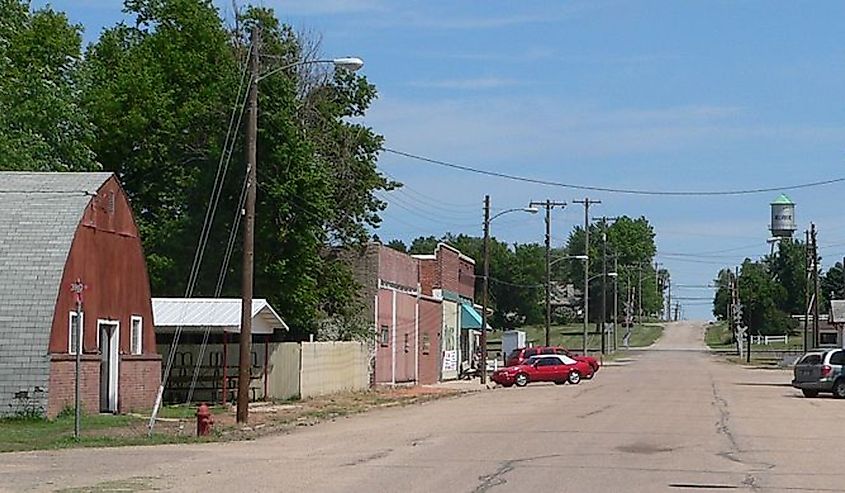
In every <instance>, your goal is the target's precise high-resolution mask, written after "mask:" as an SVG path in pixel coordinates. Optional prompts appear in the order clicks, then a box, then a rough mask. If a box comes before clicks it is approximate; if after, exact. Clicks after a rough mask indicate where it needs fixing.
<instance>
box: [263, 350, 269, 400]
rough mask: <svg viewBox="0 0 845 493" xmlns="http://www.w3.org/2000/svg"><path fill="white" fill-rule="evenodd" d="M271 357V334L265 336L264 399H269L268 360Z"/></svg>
mask: <svg viewBox="0 0 845 493" xmlns="http://www.w3.org/2000/svg"><path fill="white" fill-rule="evenodd" d="M269 359H270V336H269V335H266V336H264V400H265V401H266V400H267V364H268V363H267V361H268V360H269Z"/></svg>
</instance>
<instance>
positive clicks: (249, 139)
mask: <svg viewBox="0 0 845 493" xmlns="http://www.w3.org/2000/svg"><path fill="white" fill-rule="evenodd" d="M260 50H261V32H260V31H259V28H258V26H255V27H253V28H252V49H251V50H250V60H249V68H250V78H249V114H248V118H247V124H246V166H247V169H246V173H247V188H246V202H245V204H244V218H243V219H244V253H243V279H242V285H241V333H240V356H239V360H238V412H237V421H238V423H246V422H247V421H248V420H249V380H250V373H251V369H252V368H251V367H252V358H251V357H250V356H251V355H252V288H253V268H254V260H255V251H254V230H255V188H256V179H257V173H256V166H257V164H258V163H257V158H256V152H257V140H258V77H259V76H260V73H259V72H260V64H259V55H258V54H259V51H260Z"/></svg>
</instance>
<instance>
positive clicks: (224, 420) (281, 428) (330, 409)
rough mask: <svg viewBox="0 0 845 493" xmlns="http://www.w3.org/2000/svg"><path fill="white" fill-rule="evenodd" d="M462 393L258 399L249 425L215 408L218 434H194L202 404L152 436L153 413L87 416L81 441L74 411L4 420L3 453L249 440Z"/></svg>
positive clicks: (172, 417) (417, 390)
mask: <svg viewBox="0 0 845 493" xmlns="http://www.w3.org/2000/svg"><path fill="white" fill-rule="evenodd" d="M459 393H460V392H459V391H455V390H451V389H440V388H431V387H407V388H395V389H378V390H371V391H366V392H346V393H340V394H333V395H328V396H320V397H314V398H311V399H304V400H297V401H285V402H257V403H252V404H250V420H249V425H248V426H241V425H238V424H237V423H236V422H235V412H234V409H233V408H231V407H229V406H225V407H224V406H214V407H212V413H213V415H214V432H213V434H212V435H211V436H208V437H203V438H197V437H196V436H194V435H195V426H196V425H195V423H196V422H195V418H194V414H195V412H196V408H195V407H193V406H165V407H163V408H162V410H161V412H160V413H159V418H160V420H159V421H158V422H157V424H156V427H155V432H154V433H153V434H152V436H148V433H147V423H148V420H149V413H146V415H145V414H129V415H117V416H114V415H108V414H101V415H91V416H83V418H82V422H81V430H82V433H81V437H80V439H79V440H75V439H74V438H73V421H74V420H73V413H72V412H71V413H63V414H62V415H60V416H58V417H57V418H55V419H52V420H46V419H39V418H26V419H23V418H20V419H18V418H7V419H2V420H0V452H18V451H26V450H45V449H62V448H71V447H118V446H127V445H159V444H166V443H197V442H210V441H226V440H249V439H254V438H258V437H260V436H263V435H267V434H270V433H278V432H285V431H290V430H292V429H295V428H297V427H301V426H312V425H315V424H317V423H320V422H321V421H326V420H333V419H337V418H342V417H345V416H350V415H352V414H357V413H362V412H366V411H369V410H372V409H378V408H385V407H392V406H402V405H409V404H414V403H420V402H426V401H430V400H434V399H439V398H442V397H449V396H454V395H457V394H459Z"/></svg>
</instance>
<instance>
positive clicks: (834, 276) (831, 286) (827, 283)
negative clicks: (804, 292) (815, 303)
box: [819, 262, 845, 300]
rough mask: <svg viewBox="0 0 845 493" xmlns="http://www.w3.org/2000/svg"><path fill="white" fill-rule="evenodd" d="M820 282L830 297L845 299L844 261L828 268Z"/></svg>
mask: <svg viewBox="0 0 845 493" xmlns="http://www.w3.org/2000/svg"><path fill="white" fill-rule="evenodd" d="M819 282H820V290H821V292H822V293H824V294H826V295H827V296H828V299H833V300H843V299H845V276H843V269H842V262H836V265H834V266H833V267H831V268H830V269H828V271H827V272H826V273H825V275H824V276H823V277H822V278H821V279H820V280H819ZM831 294H832V296H831Z"/></svg>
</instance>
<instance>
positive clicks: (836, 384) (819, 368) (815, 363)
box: [792, 349, 845, 399]
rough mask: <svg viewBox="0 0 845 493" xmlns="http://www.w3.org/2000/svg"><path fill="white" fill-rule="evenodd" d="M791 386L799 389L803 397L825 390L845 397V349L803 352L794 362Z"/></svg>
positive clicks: (812, 395)
mask: <svg viewBox="0 0 845 493" xmlns="http://www.w3.org/2000/svg"><path fill="white" fill-rule="evenodd" d="M792 386H793V387H795V388H796V389H801V392H803V393H804V397H816V396H817V395H819V393H820V392H825V393H832V394H833V396H834V397H837V398H839V399H845V351H843V350H842V349H831V350H827V351H826V350H817V351H812V352H809V353H807V354H805V355H804V356H802V357H801V359H799V360H798V362H797V363H795V378H794V379H793V380H792Z"/></svg>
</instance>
